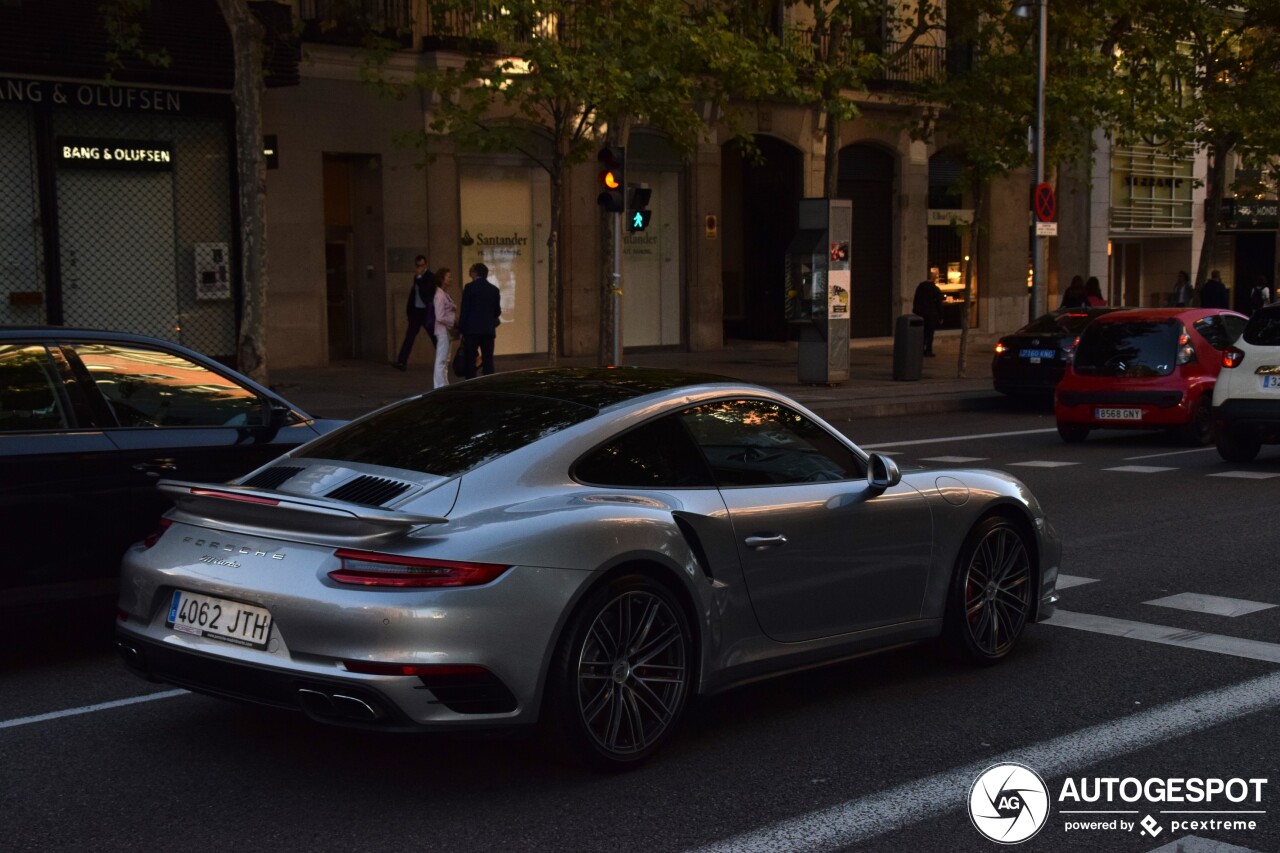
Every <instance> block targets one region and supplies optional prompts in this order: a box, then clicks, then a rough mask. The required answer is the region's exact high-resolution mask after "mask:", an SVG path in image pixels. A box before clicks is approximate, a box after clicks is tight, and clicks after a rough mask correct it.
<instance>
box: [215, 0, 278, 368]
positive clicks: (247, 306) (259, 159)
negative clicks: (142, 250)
mask: <svg viewBox="0 0 1280 853" xmlns="http://www.w3.org/2000/svg"><path fill="white" fill-rule="evenodd" d="M218 8H219V9H220V10H221V11H222V16H223V18H224V19H225V20H226V22H227V29H228V30H229V31H230V32H231V44H232V50H233V52H234V54H235V87H234V90H233V99H234V101H235V110H236V128H235V136H236V175H237V178H238V183H239V186H240V193H239V196H240V197H239V199H238V204H239V211H240V279H241V282H242V290H241V296H240V325H239V329H238V330H237V332H236V363H237V367H238V368H239V369H240V371H241V372H242V373H245V374H247V375H248V376H250V377H251V378H253V379H254V380H256V381H258V382H260V383H262V384H264V385H265V384H266V382H267V346H266V325H267V242H266V205H265V199H266V189H267V187H266V184H267V164H266V160H265V158H264V157H263V154H262V93H263V91H264V90H265V89H266V81H265V78H264V76H263V71H262V49H263V37H264V36H263V27H262V24H261V23H260V22H259V21H258V19H257V17H255V16H254V14H253V12H251V11H249V4H248V2H247V0H218Z"/></svg>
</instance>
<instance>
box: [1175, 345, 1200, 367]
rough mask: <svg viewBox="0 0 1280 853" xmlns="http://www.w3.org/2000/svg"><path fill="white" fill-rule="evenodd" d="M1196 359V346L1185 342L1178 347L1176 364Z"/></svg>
mask: <svg viewBox="0 0 1280 853" xmlns="http://www.w3.org/2000/svg"><path fill="white" fill-rule="evenodd" d="M1195 360H1196V348H1195V347H1193V346H1191V344H1185V345H1183V346H1181V347H1179V348H1178V358H1177V362H1178V364H1190V363H1191V362H1193V361H1195Z"/></svg>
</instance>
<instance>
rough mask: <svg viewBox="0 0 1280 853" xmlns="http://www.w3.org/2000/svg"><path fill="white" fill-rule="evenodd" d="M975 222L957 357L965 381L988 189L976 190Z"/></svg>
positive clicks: (971, 229)
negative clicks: (971, 302) (976, 265)
mask: <svg viewBox="0 0 1280 853" xmlns="http://www.w3.org/2000/svg"><path fill="white" fill-rule="evenodd" d="M973 195H974V202H973V222H971V223H970V225H969V260H967V261H965V264H964V304H963V305H962V306H961V308H960V354H959V355H957V356H956V378H957V379H964V373H965V370H966V369H967V368H968V357H967V356H968V352H969V300H970V298H971V294H972V293H973V264H974V260H975V259H976V258H977V257H978V245H977V242H978V241H977V235H978V230H979V229H980V228H981V227H982V226H981V223H982V212H983V210H982V209H983V200H984V199H985V198H986V187H984V186H977V187H975V188H974V193H973Z"/></svg>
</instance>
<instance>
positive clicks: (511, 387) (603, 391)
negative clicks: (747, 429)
mask: <svg viewBox="0 0 1280 853" xmlns="http://www.w3.org/2000/svg"><path fill="white" fill-rule="evenodd" d="M721 384H723V385H733V386H735V387H741V386H742V385H743V383H741V382H739V381H737V380H735V379H730V378H728V377H725V376H717V375H715V374H712V373H695V372H692V371H683V370H660V369H657V368H652V367H544V368H536V369H534V370H517V371H512V372H509V373H495V374H493V375H491V376H483V377H478V378H476V379H470V380H467V381H466V382H459V383H456V384H454V385H447V386H445V387H444V388H441V389H439V390H438V391H437V392H436V393H444V394H475V393H490V394H520V395H524V396H534V397H546V398H549V399H553V400H561V401H564V402H567V403H574V404H577V405H580V406H590V407H592V408H595V409H603V408H606V407H608V406H611V405H614V404H617V403H623V402H626V401H628V400H633V399H635V398H637V397H644V396H647V395H649V394H656V393H661V392H664V391H672V390H675V389H677V388H692V387H697V386H706V385H721Z"/></svg>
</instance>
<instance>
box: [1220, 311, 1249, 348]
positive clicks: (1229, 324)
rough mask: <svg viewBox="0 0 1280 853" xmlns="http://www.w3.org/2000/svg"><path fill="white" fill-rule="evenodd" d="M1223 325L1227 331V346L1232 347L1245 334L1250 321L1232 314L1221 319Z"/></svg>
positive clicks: (1224, 315) (1222, 316)
mask: <svg viewBox="0 0 1280 853" xmlns="http://www.w3.org/2000/svg"><path fill="white" fill-rule="evenodd" d="M1219 319H1221V320H1222V325H1223V326H1224V327H1225V328H1226V330H1227V345H1228V346H1230V345H1231V344H1234V343H1235V342H1236V341H1238V340H1240V336H1241V335H1242V334H1244V327H1245V326H1247V325H1249V321H1248V320H1246V319H1245V318H1243V317H1236V316H1233V315H1231V314H1223V315H1221V316H1220V317H1219Z"/></svg>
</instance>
